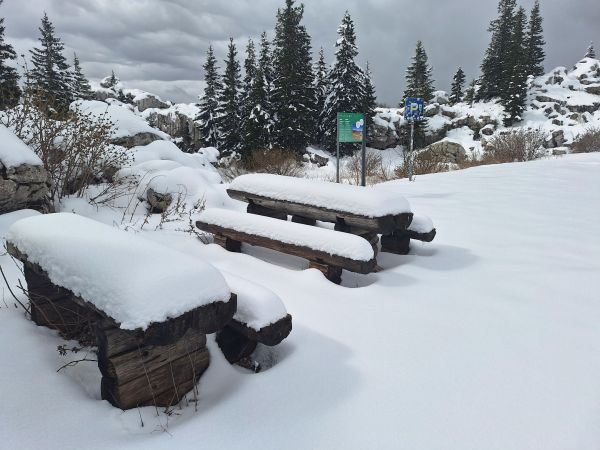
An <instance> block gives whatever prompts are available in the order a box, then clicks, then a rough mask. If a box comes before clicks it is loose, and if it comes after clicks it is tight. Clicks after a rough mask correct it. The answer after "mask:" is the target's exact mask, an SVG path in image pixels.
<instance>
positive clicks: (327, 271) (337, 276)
mask: <svg viewBox="0 0 600 450" xmlns="http://www.w3.org/2000/svg"><path fill="white" fill-rule="evenodd" d="M308 267H309V269H317V270H319V271H320V272H322V273H323V275H325V278H327V279H328V280H329V281H331V282H332V283H335V284H340V283H341V282H342V268H341V267H336V266H330V265H328V264H323V263H320V262H316V261H309V264H308ZM373 268H375V266H373Z"/></svg>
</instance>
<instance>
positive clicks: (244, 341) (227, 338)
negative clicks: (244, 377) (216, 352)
mask: <svg viewBox="0 0 600 450" xmlns="http://www.w3.org/2000/svg"><path fill="white" fill-rule="evenodd" d="M216 341H217V344H219V348H220V349H221V351H222V352H223V355H224V356H225V359H226V360H227V361H229V363H230V364H235V363H237V362H239V361H241V360H242V359H244V358H248V357H249V356H250V355H251V354H252V352H253V351H254V350H255V349H256V345H257V344H258V342H257V341H255V340H252V339H249V338H248V337H247V336H245V335H243V334H242V333H240V332H238V331H237V330H236V329H234V328H232V327H230V326H226V327H225V328H223V329H222V330H220V331H219V332H218V333H217V336H216Z"/></svg>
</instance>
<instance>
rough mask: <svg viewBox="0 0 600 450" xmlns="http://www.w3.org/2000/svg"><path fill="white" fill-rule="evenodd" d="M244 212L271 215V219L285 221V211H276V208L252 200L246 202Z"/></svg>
mask: <svg viewBox="0 0 600 450" xmlns="http://www.w3.org/2000/svg"><path fill="white" fill-rule="evenodd" d="M246 212H247V213H248V214H256V215H258V216H266V217H272V218H273V219H280V220H286V221H287V214H286V213H284V212H281V211H277V210H276V209H271V208H267V207H266V206H261V205H258V204H256V203H253V202H250V203H248V207H247V208H246Z"/></svg>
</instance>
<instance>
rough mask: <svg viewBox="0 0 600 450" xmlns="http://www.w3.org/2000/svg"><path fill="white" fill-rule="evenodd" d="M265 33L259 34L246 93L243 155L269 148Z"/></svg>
mask: <svg viewBox="0 0 600 450" xmlns="http://www.w3.org/2000/svg"><path fill="white" fill-rule="evenodd" d="M270 53H271V52H270V48H269V41H268V39H267V34H266V33H263V34H262V36H261V44H260V55H259V61H258V67H257V68H256V74H255V79H254V82H253V83H252V85H251V88H250V92H249V95H248V105H249V106H250V109H249V116H248V119H247V122H246V127H245V130H244V131H245V134H244V146H245V150H246V151H245V152H244V155H246V156H247V155H248V154H249V152H251V151H253V150H256V149H268V148H271V131H272V129H273V119H272V109H273V108H272V106H271V100H270V99H271V87H272V76H271V73H272V71H271V56H270Z"/></svg>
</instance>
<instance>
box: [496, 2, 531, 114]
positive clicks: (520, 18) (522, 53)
mask: <svg viewBox="0 0 600 450" xmlns="http://www.w3.org/2000/svg"><path fill="white" fill-rule="evenodd" d="M526 22H527V14H526V12H525V9H523V8H522V7H521V8H519V9H518V10H517V12H516V14H515V16H514V23H513V33H512V39H511V50H510V53H509V60H508V67H509V68H510V69H509V76H510V78H509V80H508V85H507V90H506V91H505V92H504V93H503V95H502V96H501V103H502V105H503V106H504V109H505V110H506V113H507V117H506V118H505V121H504V123H505V125H506V126H510V125H512V124H513V123H515V122H518V121H520V120H521V119H522V114H523V111H524V110H525V102H526V100H527V72H528V62H529V60H528V54H527V50H528V49H527V47H526V42H525V35H526V27H527V23H526Z"/></svg>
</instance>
